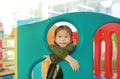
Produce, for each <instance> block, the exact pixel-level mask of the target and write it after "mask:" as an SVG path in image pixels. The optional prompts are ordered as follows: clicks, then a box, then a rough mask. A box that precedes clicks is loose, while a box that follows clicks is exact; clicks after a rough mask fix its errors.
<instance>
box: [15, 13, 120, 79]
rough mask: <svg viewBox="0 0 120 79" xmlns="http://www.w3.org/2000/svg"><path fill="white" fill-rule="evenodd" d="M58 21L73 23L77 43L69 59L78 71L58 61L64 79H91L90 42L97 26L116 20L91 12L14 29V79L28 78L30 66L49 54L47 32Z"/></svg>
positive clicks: (91, 53)
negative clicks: (76, 61)
mask: <svg viewBox="0 0 120 79" xmlns="http://www.w3.org/2000/svg"><path fill="white" fill-rule="evenodd" d="M60 21H66V22H70V23H71V24H73V25H74V26H75V27H76V29H77V31H78V34H79V35H78V37H79V39H78V44H77V47H76V50H75V51H74V52H73V53H72V56H73V57H74V58H76V59H77V60H78V61H79V64H80V69H79V70H78V71H73V70H72V69H71V67H70V65H69V63H68V62H66V61H62V62H60V63H59V64H60V67H61V68H62V70H63V73H64V79H74V78H76V77H77V79H93V77H94V75H93V39H94V35H95V33H96V31H97V30H98V29H99V27H100V26H102V25H104V24H106V23H109V22H120V19H118V18H115V17H111V16H109V15H105V14H100V13H93V12H75V13H68V14H63V15H60V16H56V17H53V18H50V19H47V20H44V21H40V22H35V23H32V24H27V25H23V26H21V27H18V35H17V36H18V37H17V62H16V63H17V72H16V74H17V75H16V79H31V73H32V69H33V67H34V66H35V65H36V64H37V63H39V62H42V61H43V60H44V58H43V56H44V55H46V54H50V53H51V52H50V51H49V49H48V47H49V46H48V42H47V33H48V30H49V29H50V28H51V26H52V25H53V24H54V23H56V22H60Z"/></svg>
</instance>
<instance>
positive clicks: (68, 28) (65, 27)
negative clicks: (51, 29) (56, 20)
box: [54, 25, 72, 37]
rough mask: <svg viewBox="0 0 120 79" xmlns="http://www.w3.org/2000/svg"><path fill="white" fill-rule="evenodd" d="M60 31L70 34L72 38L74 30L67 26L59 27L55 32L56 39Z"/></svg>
mask: <svg viewBox="0 0 120 79" xmlns="http://www.w3.org/2000/svg"><path fill="white" fill-rule="evenodd" d="M60 30H66V31H67V32H68V33H69V34H70V36H71V37H72V30H71V28H70V27H68V26H67V25H60V26H59V27H57V28H56V30H55V34H54V37H55V36H56V34H57V32H58V31H60Z"/></svg>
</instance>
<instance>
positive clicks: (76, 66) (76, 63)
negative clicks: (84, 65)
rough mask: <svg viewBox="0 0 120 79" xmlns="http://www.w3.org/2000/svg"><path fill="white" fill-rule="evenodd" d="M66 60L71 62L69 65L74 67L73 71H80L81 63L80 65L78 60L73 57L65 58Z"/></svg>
mask: <svg viewBox="0 0 120 79" xmlns="http://www.w3.org/2000/svg"><path fill="white" fill-rule="evenodd" d="M65 60H67V61H68V62H69V64H70V66H71V67H72V69H73V70H75V71H76V70H78V69H79V63H78V61H77V60H76V59H74V58H73V57H71V56H69V55H68V56H67V57H66V58H65Z"/></svg>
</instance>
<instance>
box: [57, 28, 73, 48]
mask: <svg viewBox="0 0 120 79" xmlns="http://www.w3.org/2000/svg"><path fill="white" fill-rule="evenodd" d="M71 41H72V38H71V36H70V34H69V33H68V32H67V30H64V29H63V30H60V31H58V32H57V34H56V36H55V42H56V43H57V44H58V45H59V46H60V47H65V46H67V45H68V44H70V43H71Z"/></svg>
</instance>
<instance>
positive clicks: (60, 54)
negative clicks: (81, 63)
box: [50, 44, 75, 64]
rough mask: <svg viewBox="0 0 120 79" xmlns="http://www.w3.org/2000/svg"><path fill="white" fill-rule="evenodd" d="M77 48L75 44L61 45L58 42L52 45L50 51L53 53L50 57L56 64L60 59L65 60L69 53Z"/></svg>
mask: <svg viewBox="0 0 120 79" xmlns="http://www.w3.org/2000/svg"><path fill="white" fill-rule="evenodd" d="M74 49H75V44H69V45H67V46H66V47H60V46H59V45H57V44H51V45H50V51H51V52H52V54H51V55H50V59H51V61H52V64H56V63H58V62H59V61H61V60H63V59H64V58H65V57H66V56H67V55H69V54H71V53H72V52H73V50H74Z"/></svg>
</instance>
